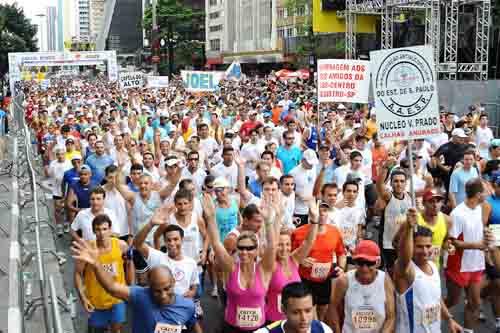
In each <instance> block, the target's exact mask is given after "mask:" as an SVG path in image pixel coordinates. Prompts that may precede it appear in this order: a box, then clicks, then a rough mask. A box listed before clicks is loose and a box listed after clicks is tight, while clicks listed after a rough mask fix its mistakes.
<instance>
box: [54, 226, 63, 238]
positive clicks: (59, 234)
mask: <svg viewBox="0 0 500 333" xmlns="http://www.w3.org/2000/svg"><path fill="white" fill-rule="evenodd" d="M56 232H57V237H62V235H63V234H64V229H63V226H62V224H58V225H57V226H56Z"/></svg>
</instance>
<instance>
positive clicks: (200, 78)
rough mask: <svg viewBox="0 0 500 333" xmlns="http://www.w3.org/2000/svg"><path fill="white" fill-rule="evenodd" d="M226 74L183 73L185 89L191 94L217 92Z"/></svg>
mask: <svg viewBox="0 0 500 333" xmlns="http://www.w3.org/2000/svg"><path fill="white" fill-rule="evenodd" d="M224 75H225V73H224V72H203V71H181V76H182V81H184V87H185V88H186V90H187V91H189V92H202V91H215V90H216V89H217V87H218V86H219V81H220V80H222V78H223V77H224Z"/></svg>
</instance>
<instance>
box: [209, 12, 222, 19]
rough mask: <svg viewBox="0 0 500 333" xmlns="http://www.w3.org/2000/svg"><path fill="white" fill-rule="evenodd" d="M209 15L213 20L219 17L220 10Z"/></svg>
mask: <svg viewBox="0 0 500 333" xmlns="http://www.w3.org/2000/svg"><path fill="white" fill-rule="evenodd" d="M208 17H209V18H210V19H211V20H215V19H216V18H219V17H220V12H214V13H210V14H209V15H208Z"/></svg>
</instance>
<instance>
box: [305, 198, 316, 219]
mask: <svg viewBox="0 0 500 333" xmlns="http://www.w3.org/2000/svg"><path fill="white" fill-rule="evenodd" d="M307 206H308V207H309V219H310V220H311V221H312V222H315V223H316V222H318V220H319V201H318V202H314V200H310V201H308V202H307Z"/></svg>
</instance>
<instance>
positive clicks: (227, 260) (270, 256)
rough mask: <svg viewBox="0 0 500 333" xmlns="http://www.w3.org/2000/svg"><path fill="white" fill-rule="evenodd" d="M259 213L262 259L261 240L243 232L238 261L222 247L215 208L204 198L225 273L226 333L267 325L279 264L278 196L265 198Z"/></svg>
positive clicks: (210, 232)
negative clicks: (268, 300) (268, 296)
mask: <svg viewBox="0 0 500 333" xmlns="http://www.w3.org/2000/svg"><path fill="white" fill-rule="evenodd" d="M264 197H265V199H266V200H263V203H264V205H263V206H261V208H260V213H261V215H262V217H263V218H264V224H265V231H266V238H267V239H266V241H267V244H266V247H265V251H264V255H263V256H262V260H260V261H258V262H257V257H258V244H259V243H258V241H257V237H256V235H255V233H253V232H249V231H244V232H241V234H240V235H239V236H238V238H237V241H236V248H237V256H238V258H237V259H234V258H233V257H232V256H231V255H230V254H229V253H228V252H227V250H226V249H225V247H224V245H223V244H222V242H221V240H220V237H219V231H218V230H217V226H216V222H215V206H214V203H213V199H212V197H211V196H210V195H208V194H204V195H203V213H204V217H205V220H206V223H207V231H208V235H209V239H210V243H211V245H212V248H213V250H214V252H215V260H216V262H217V264H218V265H219V267H220V269H221V270H222V272H223V273H224V278H225V281H224V282H225V286H226V293H227V306H226V308H225V314H224V328H223V332H224V333H239V332H252V331H255V330H256V329H258V328H260V327H262V326H263V325H264V323H265V303H266V301H265V300H266V294H267V290H268V287H269V282H270V280H271V276H272V274H273V271H274V266H275V263H276V259H275V256H276V246H275V235H274V234H275V228H274V227H273V222H275V219H274V216H275V213H276V212H277V211H278V207H277V206H278V204H279V203H278V200H277V198H276V197H270V196H268V195H266V194H265V195H264Z"/></svg>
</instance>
